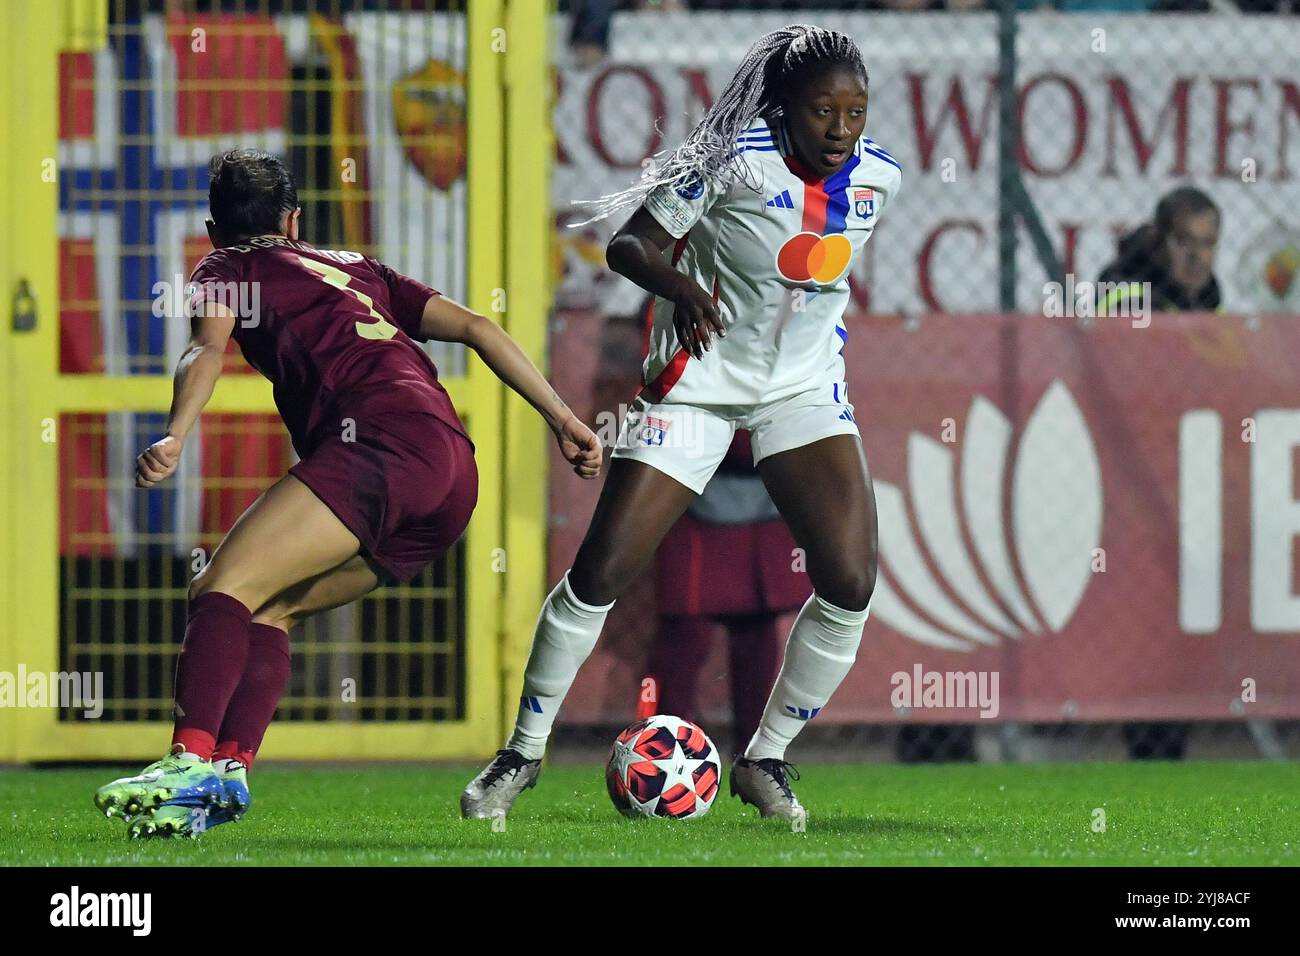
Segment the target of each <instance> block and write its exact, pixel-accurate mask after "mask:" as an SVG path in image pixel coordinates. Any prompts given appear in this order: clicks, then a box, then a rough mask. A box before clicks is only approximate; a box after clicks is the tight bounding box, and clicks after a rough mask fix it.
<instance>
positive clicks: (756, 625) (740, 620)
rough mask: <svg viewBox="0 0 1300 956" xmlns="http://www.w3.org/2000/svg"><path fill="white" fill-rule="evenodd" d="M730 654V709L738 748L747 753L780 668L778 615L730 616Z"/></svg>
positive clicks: (728, 620) (738, 751)
mask: <svg viewBox="0 0 1300 956" xmlns="http://www.w3.org/2000/svg"><path fill="white" fill-rule="evenodd" d="M724 623H725V624H726V625H727V640H728V643H729V644H730V656H731V712H732V714H733V716H734V719H735V731H734V732H735V747H736V752H737V753H744V750H745V748H746V747H747V746H749V741H750V739H751V738H752V737H753V736H754V733H755V732H756V731H757V730H758V725H759V722H760V721H761V720H762V719H763V708H764V707H766V706H767V698H768V697H769V696H770V695H771V693H772V685H773V684H775V683H776V675H777V672H778V671H780V669H781V638H780V635H779V634H778V633H777V630H776V624H777V616H776V615H775V614H754V615H746V616H744V617H732V618H728V619H727V620H726V621H725V622H724Z"/></svg>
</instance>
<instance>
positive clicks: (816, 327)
mask: <svg viewBox="0 0 1300 956" xmlns="http://www.w3.org/2000/svg"><path fill="white" fill-rule="evenodd" d="M866 117H867V72H866V68H865V66H864V64H863V60H862V54H861V52H860V51H859V50H858V47H857V45H856V44H855V43H854V42H853V41H852V40H851V39H850V38H849V37H848V36H846V35H844V34H842V33H836V32H832V31H829V30H823V29H820V28H817V27H810V26H803V25H792V26H789V27H786V28H785V29H781V30H775V31H773V32H772V33H769V34H767V35H766V36H764V37H763V38H762V39H760V40H759V41H758V42H757V43H755V44H754V46H753V47H752V48H751V49H750V51H749V53H748V54H747V55H746V57H745V60H744V62H742V63H741V65H740V67H739V69H738V70H737V71H736V74H735V76H733V77H732V79H731V81H730V82H729V83H728V85H727V87H726V89H724V90H723V91H722V93H721V94H720V95H719V97H718V99H717V101H716V102H715V103H714V105H713V106H712V108H711V109H710V110H709V111H708V113H707V115H706V116H705V118H704V119H703V120H702V121H701V122H700V124H699V125H698V126H697V127H696V128H695V129H694V130H693V131H692V132H691V134H690V135H689V136H688V137H687V139H686V141H685V143H684V144H683V145H682V146H681V147H679V148H678V149H677V150H676V151H674V152H673V153H672V155H671V156H669V157H668V158H667V160H666V161H665V162H663V163H662V164H661V165H660V167H659V168H658V170H657V172H656V173H655V174H654V175H653V176H651V177H648V178H647V179H644V180H643V181H642V182H640V183H638V184H637V185H636V186H634V187H632V188H630V189H628V190H625V191H624V192H622V193H616V194H614V195H612V196H607V197H604V199H603V200H601V202H600V209H601V212H602V214H603V215H608V214H609V213H610V212H613V211H616V210H618V209H622V208H627V207H630V206H633V205H638V206H639V207H640V208H638V209H637V210H636V211H635V212H634V213H633V215H632V216H631V218H630V219H629V220H628V222H627V223H626V224H625V225H624V226H623V227H622V228H621V229H620V230H619V231H618V232H617V233H616V234H615V235H614V237H613V239H612V240H611V241H610V243H609V248H608V251H607V257H608V261H609V265H610V268H611V269H613V270H614V271H615V272H618V273H620V274H622V275H624V276H626V277H627V278H629V279H631V280H632V281H633V282H635V283H636V284H637V285H639V286H641V287H642V288H643V289H646V290H647V291H649V292H651V293H653V294H654V295H655V296H656V299H655V301H654V306H653V313H652V314H648V315H647V327H646V341H645V353H646V354H645V363H644V367H643V370H642V381H643V383H644V385H643V387H642V388H641V390H640V392H639V393H638V394H637V396H636V399H635V401H634V403H633V405H632V407H631V409H630V410H629V412H628V414H627V416H626V418H625V421H624V424H623V428H622V431H621V434H620V436H619V439H618V442H617V444H616V446H615V448H614V450H613V453H612V455H611V462H610V470H609V475H608V477H607V478H606V481H605V485H604V488H603V489H602V492H601V496H600V500H599V503H598V504H597V506H596V512H595V515H594V516H593V518H592V522H591V526H590V528H589V529H588V531H587V535H586V538H585V539H584V540H583V543H582V546H581V547H580V548H579V550H578V554H577V557H576V558H575V559H574V563H573V566H572V567H571V568H570V569H569V571H568V572H567V573H566V575H565V576H564V577H563V579H562V580H561V581H560V582H559V584H558V585H556V587H555V589H554V590H553V591H552V592H551V594H550V595H549V596H548V597H547V599H546V602H545V604H544V605H543V607H542V610H541V614H540V615H539V617H538V622H537V632H536V635H535V637H534V639H533V646H532V652H531V654H530V656H529V659H528V667H527V670H526V672H525V674H524V687H523V694H522V699H521V703H520V709H519V717H518V720H517V722H516V725H515V729H514V732H513V733H512V734H511V736H510V738H509V740H508V741H507V743H506V746H505V748H504V749H502V750H500V751H498V752H497V755H496V757H495V758H494V759H493V761H492V762H491V763H490V764H489V765H488V766H487V767H486V768H485V769H484V770H483V772H482V773H480V774H479V775H478V776H477V777H476V778H475V779H474V780H473V781H472V782H471V783H470V784H469V786H467V787H466V789H465V791H464V793H463V794H462V795H461V810H462V813H463V814H464V815H465V816H467V817H490V816H493V815H499V814H502V813H507V812H509V810H510V808H511V806H512V805H513V803H514V801H515V799H516V798H517V797H518V796H519V794H520V793H522V792H523V790H524V789H526V788H528V787H531V786H533V785H534V784H535V783H536V780H537V775H538V773H539V770H540V764H541V757H542V754H543V751H544V749H545V746H546V740H547V738H548V736H549V735H550V732H551V727H552V725H553V723H554V721H555V717H556V713H557V711H558V710H559V707H560V704H561V702H562V701H563V700H564V696H565V694H566V693H567V692H568V690H569V687H570V686H571V685H572V683H573V679H574V677H575V676H576V674H577V672H578V668H579V667H580V666H581V665H582V662H583V661H585V660H586V659H587V657H588V655H589V654H590V653H591V651H592V649H593V647H594V646H595V643H596V639H597V637H598V636H599V634H600V630H601V626H602V625H603V623H604V621H605V616H606V614H607V613H608V612H609V609H610V608H611V607H613V605H614V602H615V600H616V599H617V598H618V597H619V596H620V595H621V594H623V592H624V591H625V590H626V589H627V588H628V587H629V586H630V585H631V584H632V583H633V582H635V581H636V580H637V579H638V577H640V576H641V575H642V574H644V573H645V572H646V569H647V568H648V567H649V565H650V562H651V560H652V559H653V556H654V553H655V550H656V549H657V547H658V545H659V542H660V540H661V539H662V538H663V536H664V535H665V534H666V533H667V532H668V529H669V528H670V527H672V525H673V523H674V522H676V521H677V519H678V517H679V516H680V515H681V514H682V512H683V511H684V510H685V509H686V508H687V506H688V505H689V504H690V502H691V501H692V499H693V498H694V497H695V496H696V495H697V494H699V493H700V492H701V491H702V490H703V488H704V486H705V485H706V484H707V483H708V481H709V478H710V477H711V476H712V474H713V471H714V469H715V468H717V466H718V464H719V462H720V461H721V460H722V458H723V456H724V455H725V454H726V451H727V448H728V446H729V445H730V444H731V440H732V436H733V434H734V432H735V430H736V429H737V428H743V429H747V430H749V432H750V434H751V441H752V445H753V453H754V460H755V462H756V464H757V466H758V471H759V473H760V474H761V475H762V478H763V481H764V483H765V485H766V486H767V489H768V492H769V493H770V494H771V496H772V500H773V501H774V502H775V503H776V505H777V507H778V508H779V509H780V511H781V514H782V516H783V517H784V518H785V520H786V522H787V523H788V524H789V526H790V530H791V532H792V533H793V534H794V537H795V540H796V541H797V542H798V544H799V546H800V547H801V548H802V549H803V551H804V554H805V557H806V560H807V568H808V573H809V576H810V579H811V583H812V585H813V591H814V593H813V595H812V597H810V598H809V600H808V602H807V603H806V604H805V605H804V606H803V609H802V610H801V611H800V612H799V615H798V618H797V619H796V621H795V623H794V626H793V627H792V629H791V631H790V637H789V640H788V642H787V644H786V651H785V659H784V662H783V664H782V667H781V672H780V674H779V675H778V677H777V681H776V685H775V687H774V688H773V691H772V695H771V697H770V698H769V700H768V702H767V706H766V708H765V710H764V713H763V719H762V723H761V724H760V726H759V729H758V732H757V733H756V734H755V735H754V737H753V739H752V740H751V741H750V742H749V745H748V747H747V748H746V749H745V753H744V756H742V757H740V758H739V759H738V760H737V761H736V763H735V764H734V765H733V766H732V769H731V791H732V793H733V795H736V796H739V797H740V798H741V799H742V800H743V801H744V802H745V803H748V804H752V805H754V806H757V807H758V809H759V812H760V813H761V814H762V815H763V816H786V817H796V816H800V815H802V814H803V812H804V811H803V808H802V807H801V806H800V804H799V801H798V800H797V798H796V797H795V795H794V793H793V792H792V790H791V789H790V784H789V776H790V774H789V773H788V771H789V770H790V769H792V768H791V767H790V764H788V763H787V762H786V760H785V753H786V748H787V746H788V745H789V744H790V742H791V740H793V739H794V737H795V735H796V734H798V733H799V731H800V730H801V729H802V728H803V726H804V724H805V723H806V722H807V721H808V720H809V719H811V718H812V717H814V716H816V714H817V713H818V711H820V710H821V709H822V707H824V706H825V704H826V702H827V701H828V700H829V699H830V697H831V695H832V694H833V693H834V691H835V689H836V687H838V686H839V684H840V682H841V681H842V680H843V679H844V676H845V675H846V674H847V673H848V670H849V667H850V666H851V665H852V663H853V660H854V657H855V655H856V653H857V649H858V645H859V643H860V642H861V640H862V631H863V627H864V625H865V624H866V620H867V614H868V611H869V608H870V603H871V594H872V590H873V588H874V586H875V580H876V506H875V497H874V494H873V492H872V487H871V477H870V475H869V473H868V471H867V462H866V457H865V455H864V453H863V449H862V442H861V439H860V438H859V436H858V429H857V425H856V424H855V422H854V417H853V406H852V405H850V404H849V402H848V396H847V394H846V388H845V382H844V379H845V374H844V360H843V358H842V356H841V352H842V351H843V348H844V344H845V341H846V340H847V338H848V330H847V329H846V327H845V324H844V310H845V307H846V305H847V304H848V301H849V285H848V273H849V267H850V264H851V263H852V261H853V257H854V256H855V255H857V254H858V253H859V252H860V250H861V249H862V246H863V244H864V243H865V242H866V241H867V239H868V238H869V237H870V236H871V233H872V232H873V231H874V229H875V227H876V223H877V222H878V221H879V218H880V215H881V212H882V210H883V209H884V207H885V205H886V204H887V203H889V202H891V201H892V200H893V198H894V196H895V194H896V193H897V191H898V187H899V182H900V179H901V171H900V169H899V165H898V163H897V162H895V161H894V159H893V157H892V156H890V155H889V153H888V152H886V151H885V150H884V149H883V148H882V147H880V146H879V145H877V144H876V143H875V142H873V141H872V140H870V139H868V138H866V137H865V136H864V135H863V131H864V128H865V126H866ZM794 776H795V779H797V775H794Z"/></svg>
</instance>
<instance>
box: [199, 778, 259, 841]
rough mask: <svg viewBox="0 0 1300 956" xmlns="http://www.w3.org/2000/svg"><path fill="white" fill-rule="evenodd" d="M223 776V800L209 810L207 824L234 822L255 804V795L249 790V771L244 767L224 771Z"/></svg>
mask: <svg viewBox="0 0 1300 956" xmlns="http://www.w3.org/2000/svg"><path fill="white" fill-rule="evenodd" d="M219 776H220V777H221V790H222V795H221V802H220V803H219V804H217V805H216V806H215V807H213V808H211V809H210V810H208V818H207V825H208V826H210V827H215V826H218V825H219V824H222V823H234V822H236V821H237V820H238V819H239V818H240V817H242V816H243V815H244V814H245V813H247V812H248V808H249V807H251V806H252V805H253V796H252V794H250V793H249V792H248V771H247V770H246V769H244V768H243V767H236V768H235V769H234V770H226V771H223V772H222V773H221V774H220V775H219Z"/></svg>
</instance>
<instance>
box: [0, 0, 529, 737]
mask: <svg viewBox="0 0 1300 956" xmlns="http://www.w3.org/2000/svg"><path fill="white" fill-rule="evenodd" d="M466 6H467V25H466V29H467V36H468V41H469V45H468V61H469V62H468V69H467V71H466V73H467V90H466V96H467V101H468V103H467V106H468V109H467V113H468V116H469V129H468V133H467V135H468V151H469V164H468V172H467V193H468V203H469V209H470V211H471V215H470V217H469V235H468V237H467V241H468V270H469V283H468V288H469V295H468V299H469V301H468V303H467V304H468V305H469V306H470V307H471V308H473V309H475V310H476V311H479V312H483V313H484V314H487V315H494V312H493V306H494V304H495V303H496V302H497V301H499V300H498V292H499V290H502V289H504V290H505V292H506V302H507V306H508V311H507V312H506V313H505V316H504V317H503V318H502V319H501V321H502V322H503V324H504V325H505V326H506V328H508V330H509V331H510V332H511V334H512V335H513V336H514V337H515V338H516V339H517V340H519V341H520V343H521V344H522V345H523V347H524V348H525V350H526V351H527V352H528V353H529V354H530V355H531V356H532V357H533V358H534V360H535V361H538V362H539V363H540V362H541V361H542V358H543V351H544V342H545V330H546V320H547V315H548V311H549V301H550V297H549V289H548V288H547V279H548V274H547V268H546V267H547V263H548V262H549V255H548V248H549V241H550V235H551V227H550V221H549V217H550V203H549V165H548V160H549V156H550V151H551V140H550V127H549V122H548V116H549V105H550V102H549V101H550V72H549V66H548V62H547V60H548V47H547V40H546V37H547V32H548V25H549V12H550V11H549V6H550V5H549V4H542V3H537V2H535V0H510V2H509V4H508V8H507V2H506V0H472V2H469V3H467V4H466ZM507 26H508V29H507V31H506V33H505V34H504V35H503V34H501V33H500V32H499V31H500V28H503V27H507ZM0 29H2V30H3V31H4V33H3V35H2V38H0V51H3V53H4V56H3V57H0V60H3V65H0V102H3V103H4V104H5V110H4V111H0V130H3V131H4V134H5V135H4V136H3V141H4V142H5V144H6V145H5V149H4V150H3V151H0V222H3V223H4V224H5V226H6V227H5V228H4V229H0V295H2V296H3V303H4V318H3V326H2V327H0V362H2V363H3V365H2V366H0V368H2V370H3V379H4V381H3V384H0V423H2V424H3V429H0V462H3V463H4V467H3V468H0V542H2V543H0V602H2V606H3V611H2V612H0V670H5V671H9V672H10V673H14V672H16V670H17V666H18V664H19V662H21V663H23V664H24V665H25V666H26V668H27V671H28V672H29V673H32V672H37V671H45V672H49V671H54V670H56V669H57V668H58V633H59V628H58V625H59V618H58V594H57V590H58V587H57V580H58V573H57V568H58V566H59V565H58V562H59V555H58V540H59V536H58V504H57V500H56V497H57V489H58V473H57V469H58V446H57V444H55V443H45V442H43V441H42V440H41V429H42V426H43V423H44V422H45V421H46V420H47V419H53V420H54V421H56V422H57V421H58V419H59V416H60V415H61V414H62V413H64V412H90V413H100V412H111V411H128V410H134V411H149V410H157V411H162V410H165V409H166V408H167V407H168V406H169V404H170V400H171V383H170V380H169V379H168V378H166V377H164V376H154V377H144V376H133V377H123V378H119V377H109V376H100V375H60V374H58V372H57V369H58V274H57V270H58V262H59V257H58V237H57V229H56V224H57V212H58V208H57V207H58V187H57V185H56V184H55V183H47V182H44V181H42V178H41V172H42V168H43V167H42V163H44V162H45V161H47V160H52V159H54V158H55V157H56V156H57V146H58V125H57V124H58V115H59V114H58V71H57V63H58V54H59V52H60V51H61V50H72V49H76V50H93V49H98V48H100V47H102V46H103V44H104V43H105V42H106V38H107V5H106V0H63V2H55V3H49V4H45V3H35V4H32V3H20V4H15V5H13V6H12V7H11V9H9V10H8V12H7V14H6V17H5V20H4V22H3V24H2V25H0ZM503 38H504V39H505V41H506V49H505V52H504V53H502V52H500V42H501V40H502V39H503ZM507 145H508V146H509V149H507ZM16 224H22V229H21V231H20V230H19V229H18V228H16ZM20 279H22V280H25V281H26V282H27V283H28V285H29V287H30V289H31V290H32V293H33V295H34V297H35V300H36V303H37V309H38V321H37V325H36V328H35V329H34V330H33V331H30V332H15V331H13V328H12V308H11V302H12V297H13V292H14V289H15V288H16V286H17V283H18V282H19V280H20ZM444 381H445V383H446V385H447V387H448V390H449V391H450V392H451V394H452V395H453V396H454V397H455V398H457V399H458V400H459V402H460V403H461V405H462V408H461V411H462V413H463V414H464V415H465V417H466V420H467V423H468V425H469V429H470V431H471V434H473V436H474V439H475V444H476V449H477V454H476V458H477V462H478V468H479V474H480V491H479V502H478V508H477V511H476V513H475V516H474V519H473V520H472V521H471V523H470V527H469V530H468V532H467V537H466V551H465V560H466V563H467V571H466V587H467V594H466V629H467V638H466V654H467V660H466V686H465V693H466V719H465V720H462V721H453V722H445V723H438V724H432V723H428V724H404V723H399V724H392V723H385V722H375V723H360V722H349V723H327V724H320V723H301V724H300V723H281V724H277V725H276V726H275V727H274V728H273V730H272V731H271V733H270V734H269V735H268V738H267V743H266V746H265V748H264V750H263V754H264V756H266V757H271V758H281V759H284V758H288V759H294V758H301V759H323V758H359V757H367V758H428V757H443V758H447V757H477V756H481V755H483V754H486V753H489V752H490V751H492V750H493V749H495V748H496V747H497V746H499V745H500V742H501V740H502V739H503V735H504V733H505V730H506V728H507V727H508V726H509V725H510V723H511V722H512V721H513V719H514V714H515V707H514V702H515V701H517V697H516V696H515V695H516V694H517V693H518V689H519V684H520V682H521V679H522V671H523V662H524V656H525V654H526V652H527V647H528V642H529V640H530V639H531V636H532V630H533V622H534V620H535V617H536V613H537V608H538V606H539V604H540V602H541V599H542V596H543V593H544V591H543V589H544V587H545V584H546V581H545V567H546V522H545V515H546V482H545V475H544V469H543V470H541V474H540V475H539V467H538V463H539V462H542V463H544V462H545V460H546V454H547V452H548V448H547V436H546V429H545V426H544V425H543V424H542V423H541V422H540V420H539V419H538V418H537V416H536V414H535V413H534V412H533V411H532V409H531V408H529V407H528V406H527V404H526V403H524V402H523V401H522V400H521V399H519V398H518V397H517V396H513V395H511V396H510V398H509V400H508V401H507V399H506V394H505V392H506V389H505V387H504V386H503V385H502V384H501V383H500V382H499V381H498V380H497V378H496V377H495V376H494V375H493V374H492V372H491V371H490V370H489V369H488V368H487V367H486V366H485V365H484V364H483V363H482V362H481V361H480V360H479V359H478V358H477V356H475V355H472V354H471V355H470V356H469V361H468V364H467V371H466V374H465V375H464V376H463V377H460V378H447V379H444ZM209 408H210V409H211V411H213V412H236V413H252V412H267V411H273V410H274V406H273V404H272V402H271V392H270V387H269V385H268V384H267V383H266V382H264V381H262V380H261V379H260V378H254V377H252V376H249V377H244V376H226V377H225V378H224V379H223V380H222V381H221V382H220V383H219V384H218V386H217V390H216V393H215V395H214V396H213V400H212V402H211V403H210V405H209ZM510 474H519V475H527V481H526V482H519V483H515V482H507V481H506V478H505V476H507V475H510ZM539 479H540V480H539ZM498 548H504V549H505V556H506V560H507V565H506V572H507V573H504V574H502V573H498V571H497V568H498V566H499V565H498V563H497V562H498V558H499V556H500V555H499V552H498V551H497V549H498ZM169 731H170V724H166V723H161V722H150V723H130V724H127V723H112V724H109V723H104V724H94V723H88V722H84V721H79V722H75V723H72V722H64V723H60V722H59V721H58V720H57V713H56V711H55V710H54V709H52V708H41V709H26V708H13V709H10V708H0V762H15V761H31V760H76V759H94V758H106V757H107V758H123V759H144V758H147V757H152V756H156V753H157V751H158V750H159V749H160V746H161V744H163V743H165V740H166V735H167V733H168V732H169Z"/></svg>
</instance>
